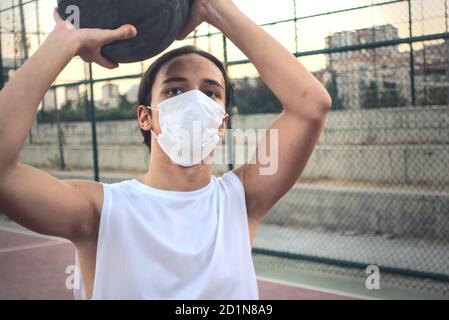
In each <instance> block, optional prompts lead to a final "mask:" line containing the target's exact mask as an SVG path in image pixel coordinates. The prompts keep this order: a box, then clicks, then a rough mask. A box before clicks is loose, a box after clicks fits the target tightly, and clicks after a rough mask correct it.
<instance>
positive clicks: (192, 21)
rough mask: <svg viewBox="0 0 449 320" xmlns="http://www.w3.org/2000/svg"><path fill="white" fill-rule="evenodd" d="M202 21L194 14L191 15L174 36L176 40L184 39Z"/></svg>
mask: <svg viewBox="0 0 449 320" xmlns="http://www.w3.org/2000/svg"><path fill="white" fill-rule="evenodd" d="M202 22H203V21H202V20H201V19H200V18H199V17H196V16H192V17H190V18H189V20H188V21H187V23H186V25H185V26H184V29H183V30H182V31H181V33H180V34H179V35H178V36H177V37H176V40H184V39H185V38H186V37H187V36H188V35H189V34H191V33H192V32H193V31H194V30H195V29H196V28H197V27H198V26H199V25H200V24H201V23H202Z"/></svg>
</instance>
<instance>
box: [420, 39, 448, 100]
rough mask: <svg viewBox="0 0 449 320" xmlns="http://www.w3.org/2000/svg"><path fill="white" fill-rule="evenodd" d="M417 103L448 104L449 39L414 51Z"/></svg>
mask: <svg viewBox="0 0 449 320" xmlns="http://www.w3.org/2000/svg"><path fill="white" fill-rule="evenodd" d="M415 86H416V102H417V104H418V105H449V40H446V41H445V42H443V43H441V44H432V45H424V46H423V48H422V49H421V50H418V51H415Z"/></svg>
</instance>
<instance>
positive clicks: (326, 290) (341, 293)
mask: <svg viewBox="0 0 449 320" xmlns="http://www.w3.org/2000/svg"><path fill="white" fill-rule="evenodd" d="M257 279H258V280H262V281H266V282H272V283H275V284H281V285H286V286H290V287H296V288H301V289H307V290H313V291H320V292H323V293H329V294H335V295H339V296H343V297H348V298H355V299H362V300H380V299H379V298H374V297H369V296H364V295H360V294H353V293H348V292H344V291H339V290H332V289H326V288H322V287H315V286H310V285H304V284H299V283H295V282H290V281H284V280H277V279H271V278H266V277H257Z"/></svg>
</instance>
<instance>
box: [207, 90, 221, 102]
mask: <svg viewBox="0 0 449 320" xmlns="http://www.w3.org/2000/svg"><path fill="white" fill-rule="evenodd" d="M205 94H206V95H207V96H208V97H209V98H211V99H213V100H215V99H218V97H219V95H218V93H216V92H215V91H206V92H205Z"/></svg>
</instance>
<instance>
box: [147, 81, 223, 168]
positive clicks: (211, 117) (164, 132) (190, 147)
mask: <svg viewBox="0 0 449 320" xmlns="http://www.w3.org/2000/svg"><path fill="white" fill-rule="evenodd" d="M147 108H148V109H151V110H157V111H158V112H159V124H160V128H161V134H160V135H159V136H157V135H156V134H155V133H154V132H153V131H152V133H153V135H154V136H155V137H156V138H157V141H158V143H159V145H160V146H161V148H162V150H163V151H164V152H165V153H166V154H167V155H168V156H169V157H170V159H171V160H172V161H173V162H174V163H176V164H178V165H180V166H183V167H193V166H195V165H198V164H200V163H201V162H202V161H204V160H206V159H207V158H208V157H209V156H210V154H211V153H212V151H213V150H214V149H215V147H216V146H217V144H218V142H219V141H220V137H219V135H218V129H219V127H220V126H221V125H222V123H223V119H224V118H225V117H226V112H225V111H224V109H223V107H222V106H220V105H219V104H218V103H217V102H215V101H214V100H212V99H211V98H210V97H208V96H207V95H205V94H204V93H202V92H201V91H199V90H192V91H189V92H187V93H184V94H180V95H178V96H175V97H173V98H170V99H167V100H165V101H163V102H162V103H160V104H159V105H158V106H157V108H151V107H147Z"/></svg>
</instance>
